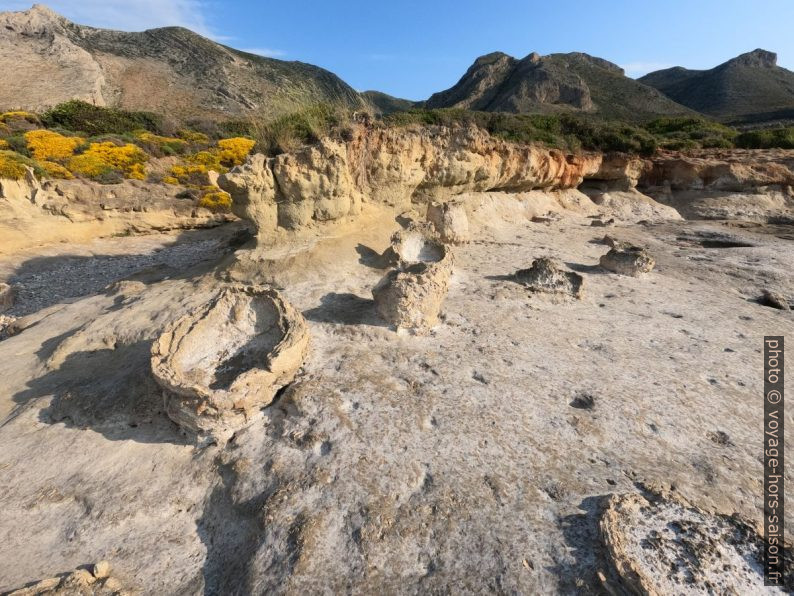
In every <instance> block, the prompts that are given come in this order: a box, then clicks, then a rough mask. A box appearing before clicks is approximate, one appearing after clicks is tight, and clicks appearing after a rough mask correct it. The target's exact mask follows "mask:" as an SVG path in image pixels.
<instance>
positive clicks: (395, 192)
mask: <svg viewBox="0 0 794 596" xmlns="http://www.w3.org/2000/svg"><path fill="white" fill-rule="evenodd" d="M600 164H601V156H600V155H596V154H592V155H590V154H588V155H577V156H575V155H565V154H564V153H562V152H561V151H558V150H555V149H545V148H542V147H537V146H529V145H518V144H514V143H508V142H506V141H503V140H500V139H497V138H494V137H491V136H490V135H489V134H488V133H487V132H486V131H484V130H482V129H479V128H476V127H456V128H445V127H439V126H434V127H424V128H373V127H367V126H357V127H356V128H355V129H354V131H353V133H352V136H351V138H350V140H349V141H347V142H341V141H335V140H330V139H325V140H323V141H322V142H320V143H318V144H317V145H314V146H310V147H303V148H301V149H299V150H297V151H295V152H294V153H290V154H284V155H279V156H277V157H273V158H269V159H265V158H264V157H263V156H261V155H257V156H253V157H252V158H250V159H249V161H248V162H247V163H246V164H245V165H243V166H240V167H238V168H235V169H233V170H232V171H231V172H229V173H228V174H226V175H224V176H221V177H220V179H219V185H220V186H221V188H223V189H224V190H226V191H227V192H229V193H230V194H231V195H232V197H233V199H234V200H235V203H236V206H235V210H236V211H235V212H236V213H238V214H239V215H241V216H243V217H246V218H247V219H250V220H251V221H253V222H254V224H255V225H256V227H257V230H258V232H259V236H260V238H266V237H267V236H268V234H270V233H272V232H273V231H275V230H276V228H278V227H281V228H286V229H293V230H294V229H299V228H302V227H306V226H309V225H312V224H316V223H319V222H324V221H331V220H339V219H342V218H344V217H346V216H350V215H356V214H357V213H358V212H359V210H360V206H361V204H362V203H363V202H365V201H370V202H374V203H378V204H385V205H391V206H395V207H409V206H410V205H411V203H412V201H413V202H417V203H431V202H433V201H434V200H439V199H441V200H446V199H449V198H451V197H454V196H456V195H459V194H461V193H465V192H481V191H497V190H501V191H511V192H519V191H529V190H533V189H550V190H551V189H567V188H576V187H577V186H579V185H580V184H581V183H582V180H583V179H584V178H585V177H586V176H589V175H591V174H594V173H595V172H597V171H598V169H599V166H600Z"/></svg>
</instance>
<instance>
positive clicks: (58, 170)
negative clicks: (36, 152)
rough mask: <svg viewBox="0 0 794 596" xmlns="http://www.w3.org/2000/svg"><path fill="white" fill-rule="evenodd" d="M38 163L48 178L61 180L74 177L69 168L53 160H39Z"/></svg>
mask: <svg viewBox="0 0 794 596" xmlns="http://www.w3.org/2000/svg"><path fill="white" fill-rule="evenodd" d="M39 165H40V166H41V169H42V170H44V174H45V175H46V176H47V177H48V178H60V179H62V180H71V179H72V178H74V176H72V173H71V172H70V171H69V170H67V169H66V168H65V167H63V166H62V165H61V164H59V163H55V162H54V161H46V160H45V161H40V162H39Z"/></svg>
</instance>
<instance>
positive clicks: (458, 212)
mask: <svg viewBox="0 0 794 596" xmlns="http://www.w3.org/2000/svg"><path fill="white" fill-rule="evenodd" d="M427 221H428V222H430V223H431V224H432V225H433V227H434V228H435V231H436V233H437V234H438V236H439V238H441V240H442V241H443V242H447V243H449V244H461V243H463V242H468V241H469V238H470V234H469V218H468V216H467V215H466V208H465V207H464V206H463V203H461V202H457V201H446V202H437V201H434V202H432V203H430V204H429V205H428V206H427Z"/></svg>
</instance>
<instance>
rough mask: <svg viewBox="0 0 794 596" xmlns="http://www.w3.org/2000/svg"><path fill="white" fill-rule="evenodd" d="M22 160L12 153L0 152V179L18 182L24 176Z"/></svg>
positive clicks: (19, 156)
mask: <svg viewBox="0 0 794 596" xmlns="http://www.w3.org/2000/svg"><path fill="white" fill-rule="evenodd" d="M26 171H27V170H25V161H24V158H23V157H22V156H21V155H20V154H19V153H15V152H13V151H0V179H2V178H5V179H6V180H19V179H20V178H24V176H25V172H26Z"/></svg>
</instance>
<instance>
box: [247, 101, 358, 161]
mask: <svg viewBox="0 0 794 596" xmlns="http://www.w3.org/2000/svg"><path fill="white" fill-rule="evenodd" d="M348 123H349V114H348V113H347V111H346V110H344V109H343V108H340V107H337V106H333V105H330V104H316V105H313V106H309V107H307V108H304V109H303V110H300V111H298V112H294V113H292V114H288V115H286V116H281V117H280V118H277V119H275V120H271V121H270V122H264V123H263V122H261V121H259V120H258V119H256V118H252V119H251V122H250V128H251V132H252V134H251V135H250V136H252V137H253V138H254V139H255V140H256V149H255V150H256V151H259V152H262V153H265V154H266V155H278V154H279V153H286V152H288V151H292V150H294V149H296V148H298V147H300V146H301V145H306V144H309V143H316V142H317V141H319V140H320V139H322V138H323V137H326V136H329V135H331V134H333V133H335V132H340V131H341V129H342V128H344V127H345V126H347V125H348Z"/></svg>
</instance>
